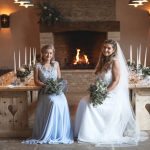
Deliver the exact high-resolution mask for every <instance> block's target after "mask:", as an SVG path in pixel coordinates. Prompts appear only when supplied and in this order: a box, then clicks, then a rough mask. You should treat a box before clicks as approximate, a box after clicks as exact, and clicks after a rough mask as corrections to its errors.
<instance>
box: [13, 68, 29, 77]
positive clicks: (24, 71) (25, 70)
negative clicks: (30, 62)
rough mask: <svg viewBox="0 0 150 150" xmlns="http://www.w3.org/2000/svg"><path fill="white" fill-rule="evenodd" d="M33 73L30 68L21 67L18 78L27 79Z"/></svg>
mask: <svg viewBox="0 0 150 150" xmlns="http://www.w3.org/2000/svg"><path fill="white" fill-rule="evenodd" d="M30 73H31V71H30V69H29V67H28V66H22V67H20V68H19V69H18V70H17V72H16V76H17V78H25V77H27V76H28V75H29V74H30Z"/></svg>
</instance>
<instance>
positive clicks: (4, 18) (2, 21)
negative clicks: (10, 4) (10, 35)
mask: <svg viewBox="0 0 150 150" xmlns="http://www.w3.org/2000/svg"><path fill="white" fill-rule="evenodd" d="M9 23H10V22H9V16H8V15H6V14H2V15H0V25H1V28H9Z"/></svg>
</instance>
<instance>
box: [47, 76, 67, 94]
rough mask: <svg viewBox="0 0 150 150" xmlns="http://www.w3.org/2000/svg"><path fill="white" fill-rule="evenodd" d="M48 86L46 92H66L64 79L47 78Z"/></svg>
mask: <svg viewBox="0 0 150 150" xmlns="http://www.w3.org/2000/svg"><path fill="white" fill-rule="evenodd" d="M45 84H46V86H45V87H44V93H45V94H56V95H58V94H60V93H61V92H64V90H65V88H66V82H65V80H63V79H58V80H54V79H52V78H50V79H47V80H46V82H45Z"/></svg>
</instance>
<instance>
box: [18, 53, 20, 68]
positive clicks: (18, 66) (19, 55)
mask: <svg viewBox="0 0 150 150" xmlns="http://www.w3.org/2000/svg"><path fill="white" fill-rule="evenodd" d="M18 67H19V68H20V50H19V64H18Z"/></svg>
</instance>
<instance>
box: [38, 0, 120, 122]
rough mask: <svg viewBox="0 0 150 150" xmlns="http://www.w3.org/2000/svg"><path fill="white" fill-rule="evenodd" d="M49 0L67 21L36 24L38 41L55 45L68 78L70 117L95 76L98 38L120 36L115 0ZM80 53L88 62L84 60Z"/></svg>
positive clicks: (101, 40)
mask: <svg viewBox="0 0 150 150" xmlns="http://www.w3.org/2000/svg"><path fill="white" fill-rule="evenodd" d="M50 3H51V4H52V5H55V6H57V8H58V9H59V10H60V12H61V13H62V15H63V16H65V18H66V20H67V21H65V22H59V23H55V24H54V25H50V26H47V25H40V45H41V47H42V46H43V45H46V44H54V46H55V50H56V52H55V58H56V60H57V61H59V64H60V68H61V73H62V77H63V78H64V79H66V80H67V81H68V91H67V93H66V96H67V100H68V104H69V107H70V113H71V117H72V119H73V120H74V115H75V112H76V108H77V105H78V102H79V100H80V99H81V98H82V97H83V96H85V95H86V94H87V93H88V90H87V89H88V88H89V85H90V84H91V83H92V82H93V81H94V79H95V75H94V68H95V65H96V63H97V61H98V57H99V53H100V49H101V45H102V42H103V41H104V40H105V39H114V40H117V41H119V40H120V22H119V21H116V10H115V5H116V4H115V0H109V1H104V0H92V1H89V0H84V1H83V0H78V1H74V0H69V1H59V0H53V1H50ZM78 50H80V52H79V51H78ZM84 55H86V57H87V58H88V61H89V63H85V62H86V61H85V56H84ZM76 56H80V57H79V62H78V63H76V64H74V62H75V58H76ZM83 57H84V60H81V58H83Z"/></svg>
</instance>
